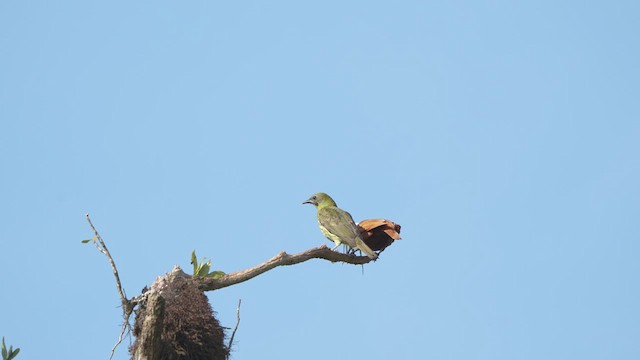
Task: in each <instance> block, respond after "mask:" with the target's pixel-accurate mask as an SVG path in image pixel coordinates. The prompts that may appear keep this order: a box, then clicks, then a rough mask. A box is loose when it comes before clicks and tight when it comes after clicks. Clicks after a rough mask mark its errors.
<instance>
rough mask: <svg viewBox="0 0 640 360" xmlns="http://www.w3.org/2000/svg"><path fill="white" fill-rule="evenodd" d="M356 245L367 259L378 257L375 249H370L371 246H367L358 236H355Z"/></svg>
mask: <svg viewBox="0 0 640 360" xmlns="http://www.w3.org/2000/svg"><path fill="white" fill-rule="evenodd" d="M356 246H357V247H358V249H360V250H361V251H362V252H363V253H365V254H366V255H367V256H368V257H369V259H371V260H375V259H377V258H378V254H376V253H375V251H373V250H371V248H370V247H368V246H367V244H365V243H364V241H362V239H361V238H360V236H358V237H356Z"/></svg>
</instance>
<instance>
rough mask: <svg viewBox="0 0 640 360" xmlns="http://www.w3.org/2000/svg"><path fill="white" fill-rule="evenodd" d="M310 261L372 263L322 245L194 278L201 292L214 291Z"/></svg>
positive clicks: (362, 257) (366, 258) (366, 259)
mask: <svg viewBox="0 0 640 360" xmlns="http://www.w3.org/2000/svg"><path fill="white" fill-rule="evenodd" d="M310 259H325V260H329V261H331V262H344V263H347V264H354V265H361V264H367V263H369V262H370V261H371V259H369V258H368V257H366V256H353V255H349V254H344V253H339V252H336V251H332V250H331V249H329V248H328V247H327V246H326V245H321V246H318V247H315V248H312V249H309V250H306V251H303V252H301V253H297V254H293V255H290V254H287V253H286V252H284V251H282V252H280V253H279V254H277V255H276V256H274V257H272V258H271V259H269V260H267V261H265V262H263V263H262V264H259V265H256V266H254V267H252V268H248V269H245V270H241V271H237V272H234V273H231V274H226V275H224V276H222V277H220V278H217V279H216V278H206V277H194V278H193V279H194V281H198V282H199V285H198V286H199V287H200V289H201V290H203V291H212V290H217V289H222V288H224V287H227V286H231V285H235V284H238V283H241V282H244V281H247V280H249V279H252V278H254V277H256V276H258V275H260V274H263V273H265V272H267V271H269V270H271V269H273V268H275V267H278V266H286V265H295V264H299V263H301V262H305V261H307V260H310Z"/></svg>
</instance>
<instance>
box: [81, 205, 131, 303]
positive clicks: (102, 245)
mask: <svg viewBox="0 0 640 360" xmlns="http://www.w3.org/2000/svg"><path fill="white" fill-rule="evenodd" d="M85 216H86V217H87V221H88V222H89V226H91V229H92V230H93V233H94V234H95V235H96V240H97V241H94V242H93V244H94V245H95V246H96V248H98V251H100V252H101V253H103V254H104V255H105V256H106V257H107V260H109V264H111V270H113V276H115V278H116V286H117V288H118V293H119V294H120V300H121V301H122V306H123V309H122V312H123V313H125V314H126V313H127V306H126V305H128V303H129V301H128V300H127V296H126V295H125V293H124V290H123V289H122V284H121V283H120V275H118V269H117V268H116V263H115V262H114V261H113V258H112V257H111V254H110V253H109V249H107V244H105V243H104V241H103V240H102V236H100V234H98V230H96V228H95V226H93V223H92V222H91V218H90V217H89V214H86V215H85Z"/></svg>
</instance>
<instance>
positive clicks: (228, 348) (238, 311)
mask: <svg viewBox="0 0 640 360" xmlns="http://www.w3.org/2000/svg"><path fill="white" fill-rule="evenodd" d="M240 304H242V299H238V309H237V310H236V316H237V317H238V321H236V327H235V328H234V329H233V333H231V339H229V346H227V358H228V357H229V355H230V354H231V346H232V345H233V338H234V337H236V331H238V325H240Z"/></svg>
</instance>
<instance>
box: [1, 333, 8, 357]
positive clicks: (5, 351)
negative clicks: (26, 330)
mask: <svg viewBox="0 0 640 360" xmlns="http://www.w3.org/2000/svg"><path fill="white" fill-rule="evenodd" d="M2 358H3V359H6V358H7V347H6V346H5V344H4V336H3V337H2Z"/></svg>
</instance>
